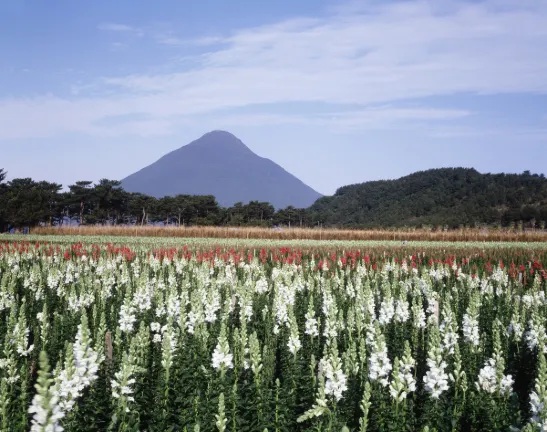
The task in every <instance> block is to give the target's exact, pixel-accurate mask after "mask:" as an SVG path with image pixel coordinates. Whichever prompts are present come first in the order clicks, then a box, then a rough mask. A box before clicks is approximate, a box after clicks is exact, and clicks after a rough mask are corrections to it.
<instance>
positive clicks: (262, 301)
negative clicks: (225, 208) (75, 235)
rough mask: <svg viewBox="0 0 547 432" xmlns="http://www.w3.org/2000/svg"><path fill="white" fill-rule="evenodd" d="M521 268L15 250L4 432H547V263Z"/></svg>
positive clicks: (1, 359) (348, 255)
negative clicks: (546, 267)
mask: <svg viewBox="0 0 547 432" xmlns="http://www.w3.org/2000/svg"><path fill="white" fill-rule="evenodd" d="M67 251H68V252H69V255H70V256H69V257H68V259H67V256H66V252H67ZM84 251H85V252H86V253H84ZM87 252H89V253H87ZM504 253H506V254H507V251H505V252H504ZM497 258H499V257H497ZM493 262H495V263H496V264H492V263H493ZM505 262H508V263H510V264H503V262H501V261H499V259H498V260H494V258H492V257H490V256H488V252H485V253H483V254H470V253H469V252H468V251H465V250H462V253H461V254H459V255H458V253H455V252H451V253H447V254H445V255H443V256H438V257H434V256H432V255H430V254H429V253H426V251H421V250H419V251H415V252H414V253H407V252H406V251H405V255H399V256H397V257H394V256H390V255H387V254H385V251H383V250H380V249H378V250H373V251H358V250H354V251H350V252H347V251H342V250H339V251H328V252H327V251H313V250H311V251H307V250H293V249H289V248H284V249H276V250H265V249H256V250H253V249H251V250H249V249H246V250H240V251H237V252H236V251H234V250H232V251H230V250H220V249H218V250H213V251H209V252H206V251H203V250H199V251H197V250H192V249H191V248H182V249H177V250H173V249H165V250H164V249H153V250H148V249H146V248H142V249H141V248H137V249H135V250H131V249H129V248H118V247H116V248H115V247H113V246H112V245H102V246H96V245H95V246H93V245H82V244H75V245H72V246H70V247H69V248H67V247H66V245H65V246H59V247H58V245H52V244H43V243H36V244H34V245H32V244H25V245H23V246H21V245H19V246H18V247H15V246H14V245H13V244H10V245H8V246H6V245H4V248H3V252H0V335H2V338H1V340H0V347H1V350H0V378H1V380H2V384H1V386H0V411H1V412H0V430H9V431H19V430H20V431H23V430H28V429H29V427H30V428H31V430H35V431H42V430H50V431H61V430H70V431H81V430H86V431H87V430H97V431H100V430H123V431H129V430H132V431H133V430H150V431H164V430H181V431H182V430H187V431H195V430H206V431H208V430H220V431H225V430H231V431H247V430H248V431H254V430H257V431H264V430H265V429H267V430H269V431H273V430H275V431H284V430H290V431H293V430H294V431H296V430H330V431H340V430H345V429H347V430H360V431H365V430H424V429H428V430H437V431H445V430H446V431H455V430H485V431H486V430H521V429H524V428H528V429H530V430H547V366H546V363H545V355H546V354H547V348H546V347H547V333H546V327H545V325H546V322H547V299H546V296H545V288H546V287H545V279H544V272H543V265H542V264H543V263H542V261H541V258H540V257H539V258H538V255H537V254H536V253H533V254H532V253H530V254H529V255H528V256H527V255H526V254H524V253H519V254H518V255H516V256H515V259H513V260H511V257H510V256H506V257H505ZM542 428H543V429H542Z"/></svg>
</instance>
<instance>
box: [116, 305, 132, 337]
mask: <svg viewBox="0 0 547 432" xmlns="http://www.w3.org/2000/svg"><path fill="white" fill-rule="evenodd" d="M135 321H137V317H136V316H135V309H134V308H133V306H126V305H122V307H121V309H120V319H119V321H118V324H119V326H120V330H121V331H122V332H127V333H131V332H132V331H133V324H134V323H135Z"/></svg>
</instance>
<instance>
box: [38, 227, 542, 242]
mask: <svg viewBox="0 0 547 432" xmlns="http://www.w3.org/2000/svg"><path fill="white" fill-rule="evenodd" d="M32 233H33V234H38V235H70V236H74V235H78V236H116V237H129V236H132V237H178V238H219V239H220V238H234V239H262V240H320V241H321V240H340V241H348V240H350V241H363V240H380V241H440V242H447V241H449V242H484V241H487V242H525V243H530V242H547V231H546V230H533V231H521V232H517V231H509V230H500V229H497V230H495V229H478V228H471V229H469V228H468V229H459V230H450V231H431V230H423V229H415V230H409V229H407V230H399V229H397V230H395V229H394V230H379V229H378V230H350V229H320V228H281V229H273V228H259V227H210V226H191V227H174V226H170V227H165V226H134V225H114V226H112V225H106V226H104V225H92V226H81V227H37V228H34V229H33V230H32Z"/></svg>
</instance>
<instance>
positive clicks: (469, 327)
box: [463, 314, 480, 346]
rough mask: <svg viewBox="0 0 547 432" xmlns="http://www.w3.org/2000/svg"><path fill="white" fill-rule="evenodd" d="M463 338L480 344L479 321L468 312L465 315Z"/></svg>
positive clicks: (468, 341)
mask: <svg viewBox="0 0 547 432" xmlns="http://www.w3.org/2000/svg"><path fill="white" fill-rule="evenodd" d="M463 338H464V340H465V341H466V342H467V343H470V344H472V345H473V346H479V342H480V337H479V322H478V320H477V319H476V318H474V317H472V316H470V315H468V314H465V315H464V316H463Z"/></svg>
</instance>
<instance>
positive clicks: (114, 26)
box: [97, 22, 144, 36]
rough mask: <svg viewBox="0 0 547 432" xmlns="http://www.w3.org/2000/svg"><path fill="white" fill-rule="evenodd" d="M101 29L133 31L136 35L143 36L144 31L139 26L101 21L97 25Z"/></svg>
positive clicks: (120, 31)
mask: <svg viewBox="0 0 547 432" xmlns="http://www.w3.org/2000/svg"><path fill="white" fill-rule="evenodd" d="M97 28H98V29H99V30H104V31H109V32H118V33H131V34H133V35H136V36H142V35H143V34H144V32H143V31H142V30H141V29H140V28H137V27H132V26H129V25H126V24H118V23H109V22H105V23H101V24H99V25H98V26H97Z"/></svg>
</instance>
